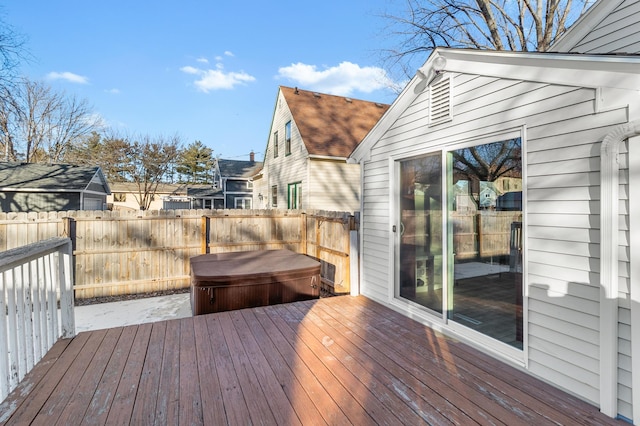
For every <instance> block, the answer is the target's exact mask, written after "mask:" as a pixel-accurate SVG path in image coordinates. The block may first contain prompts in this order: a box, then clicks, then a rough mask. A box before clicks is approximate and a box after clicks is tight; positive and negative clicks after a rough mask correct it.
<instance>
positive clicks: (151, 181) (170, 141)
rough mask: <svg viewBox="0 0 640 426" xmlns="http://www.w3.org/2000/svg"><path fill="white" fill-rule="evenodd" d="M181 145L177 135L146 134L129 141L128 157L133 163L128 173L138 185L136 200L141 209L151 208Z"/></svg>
mask: <svg viewBox="0 0 640 426" xmlns="http://www.w3.org/2000/svg"><path fill="white" fill-rule="evenodd" d="M181 145H182V143H181V141H180V138H179V137H178V136H177V135H175V136H171V137H164V136H160V137H156V138H153V137H151V136H148V135H144V136H142V137H140V138H138V139H137V140H135V141H133V142H130V143H129V146H128V158H129V159H130V161H131V163H130V168H129V170H128V173H129V177H130V180H131V181H133V182H135V183H136V184H137V186H138V194H137V196H136V200H137V201H138V204H139V205H140V210H148V209H149V206H150V205H151V202H152V201H153V199H154V197H155V194H156V192H157V190H158V185H160V183H161V182H163V181H164V180H165V178H166V175H167V173H168V172H169V171H170V170H171V167H172V165H173V163H174V162H175V159H176V157H177V155H178V153H179V151H180V147H181Z"/></svg>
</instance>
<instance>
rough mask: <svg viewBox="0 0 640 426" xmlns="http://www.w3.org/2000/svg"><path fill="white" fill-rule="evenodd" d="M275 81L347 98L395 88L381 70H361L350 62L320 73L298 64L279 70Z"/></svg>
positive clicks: (368, 68)
mask: <svg viewBox="0 0 640 426" xmlns="http://www.w3.org/2000/svg"><path fill="white" fill-rule="evenodd" d="M277 77H280V78H286V79H288V80H291V81H293V82H295V83H297V84H299V85H300V86H302V87H304V88H305V89H311V90H317V91H319V92H324V93H329V94H333V95H339V96H348V95H351V94H352V93H353V92H354V91H358V92H363V93H371V92H373V91H376V90H379V89H388V88H393V87H396V86H397V84H396V83H394V82H393V80H392V79H391V78H390V77H389V76H388V75H387V73H386V71H385V70H383V69H382V68H378V67H360V65H358V64H354V63H351V62H341V63H340V64H339V65H338V66H335V67H328V68H324V69H322V70H319V69H318V67H317V66H316V65H307V64H303V63H301V62H298V63H296V64H291V65H290V66H288V67H281V68H280V69H278V75H277Z"/></svg>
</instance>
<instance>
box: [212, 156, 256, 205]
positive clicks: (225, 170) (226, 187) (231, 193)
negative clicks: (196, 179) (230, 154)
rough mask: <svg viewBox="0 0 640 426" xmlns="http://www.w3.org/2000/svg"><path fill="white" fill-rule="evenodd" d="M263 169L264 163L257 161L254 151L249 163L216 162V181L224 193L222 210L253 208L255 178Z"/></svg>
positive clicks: (233, 161)
mask: <svg viewBox="0 0 640 426" xmlns="http://www.w3.org/2000/svg"><path fill="white" fill-rule="evenodd" d="M261 169H262V163H261V162H259V161H255V154H254V153H253V151H252V152H251V153H250V154H249V161H241V160H224V159H221V158H218V159H217V160H216V165H215V171H214V181H215V182H216V186H217V187H218V188H220V189H221V191H222V200H223V204H221V205H220V207H215V208H221V209H252V208H253V195H254V191H253V177H254V176H255V175H256V174H258V173H259V171H260V170H261Z"/></svg>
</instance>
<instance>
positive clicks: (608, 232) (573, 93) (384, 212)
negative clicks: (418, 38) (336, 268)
mask: <svg viewBox="0 0 640 426" xmlns="http://www.w3.org/2000/svg"><path fill="white" fill-rule="evenodd" d="M623 7H624V10H622V8H623ZM603 9H606V12H607V13H603ZM632 11H633V12H634V13H632ZM638 12H640V1H629V0H627V1H624V2H623V1H611V2H610V0H607V1H606V2H605V1H601V2H599V3H597V4H596V5H595V6H594V9H593V13H598V15H592V14H591V13H589V14H588V15H587V16H585V17H584V18H583V19H582V20H581V21H580V22H579V25H588V27H587V28H582V27H576V28H574V29H573V30H571V31H570V32H569V33H567V35H566V36H565V37H564V39H563V40H564V43H563V44H560V43H559V44H558V45H557V46H561V47H563V50H567V51H572V52H573V51H575V50H574V46H573V44H575V45H579V46H586V45H587V43H590V41H591V40H595V39H598V38H602V37H605V35H604V34H605V33H604V32H603V31H604V30H602V28H603V27H608V26H606V25H604V23H606V22H611V23H616V24H612V25H614V27H615V28H621V27H620V26H621V25H622V24H621V22H622V21H620V20H619V19H620V18H625V17H629V16H634V18H633V22H628V23H627V26H626V27H624V31H623V30H622V29H621V30H620V31H618V34H616V35H613V33H614V32H613V31H607V32H606V34H608V35H607V36H606V38H607V39H608V40H610V42H608V45H609V46H612V44H611V43H612V39H614V38H616V39H618V38H624V37H629V38H631V39H632V41H633V42H632V43H623V42H620V43H618V45H620V46H623V45H624V46H627V47H625V48H622V47H621V49H627V48H629V49H633V51H634V52H635V51H636V50H637V46H638V44H637V42H638V40H639V39H638V32H637V31H638V30H639V29H640V25H639V23H638V17H639V16H640V14H639V13H638ZM596 18H597V19H596ZM625 22H626V21H625ZM593 33H595V34H593ZM576 34H578V36H577V35H576ZM625 34H627V35H625ZM563 40H561V41H563ZM569 40H573V41H572V43H569ZM607 49H611V47H609V48H607ZM577 51H580V49H578V50H577ZM601 53H606V52H601ZM351 159H352V160H354V161H357V162H359V163H360V164H361V166H362V168H363V182H362V187H363V191H364V196H363V199H362V216H361V234H360V247H361V268H360V283H359V291H360V292H361V293H362V294H363V295H365V296H367V297H369V298H371V299H374V300H376V301H378V302H380V303H383V304H385V305H387V306H390V307H392V308H393V309H395V310H398V311H400V312H403V313H404V314H406V315H407V316H410V317H411V318H414V319H416V320H418V321H421V322H423V323H425V324H428V325H430V326H432V327H433V328H434V329H437V330H440V331H442V332H444V333H445V334H448V335H451V336H454V337H455V338H457V339H460V340H463V341H465V342H468V343H470V344H472V345H474V346H476V347H478V348H480V349H481V350H484V351H485V352H487V353H489V354H491V355H493V356H496V357H498V358H501V359H503V360H504V361H505V362H508V363H510V364H513V365H517V366H519V367H521V368H523V369H525V370H526V371H528V372H529V373H531V374H532V375H535V376H537V377H540V378H542V379H544V380H545V381H548V382H550V383H553V384H554V385H556V386H558V387H560V388H562V389H565V390H567V391H569V392H570V393H572V394H575V395H578V396H579V397H581V398H583V399H585V400H587V401H589V402H591V403H592V404H594V405H596V406H598V407H600V409H601V411H603V412H604V413H605V414H607V415H609V416H612V417H616V416H617V415H619V416H621V417H624V418H626V419H632V420H633V421H635V422H637V423H640V355H638V354H640V231H639V229H640V198H638V194H639V192H638V191H639V190H638V188H640V56H638V55H633V54H631V55H625V54H623V53H621V52H618V54H616V55H603V54H575V53H527V52H495V51H477V50H464V49H444V48H438V49H436V50H434V51H433V53H432V55H431V56H430V58H429V59H428V60H427V62H426V63H425V64H424V66H423V67H422V68H421V69H420V70H418V72H417V74H416V76H415V77H414V78H413V79H412V80H411V81H410V82H409V84H408V85H407V87H406V88H405V89H404V91H403V92H402V93H401V94H400V95H399V96H398V98H397V100H396V101H395V102H394V103H393V105H392V106H391V108H390V109H389V111H388V112H387V114H385V115H384V116H383V117H382V119H381V120H380V121H379V122H378V124H377V125H376V126H375V127H374V128H373V129H372V131H371V132H370V133H369V134H368V135H367V136H366V137H365V138H364V140H363V141H362V143H361V144H360V145H359V146H358V147H357V148H356V149H355V151H354V152H353V154H352V155H351ZM462 175H464V176H475V178H476V179H475V182H479V183H480V184H481V185H482V184H483V183H484V184H493V183H494V182H498V181H499V177H500V176H508V179H503V180H502V182H501V183H500V184H499V185H500V187H501V192H502V191H503V190H506V192H502V194H501V195H500V197H499V198H498V199H497V200H496V202H495V208H492V209H486V208H483V207H481V203H479V202H477V200H474V199H473V198H475V197H476V194H477V193H478V191H477V190H474V189H472V188H471V187H472V186H473V185H470V184H469V185H467V184H465V183H464V182H462V183H461V182H459V181H457V177H459V176H462ZM470 182H471V181H470ZM465 191H466V193H465ZM474 205H475V206H479V207H478V211H477V212H475V211H474V209H475V207H473V206H474ZM458 207H462V208H460V209H459V208H458ZM633 354H635V357H634V356H633Z"/></svg>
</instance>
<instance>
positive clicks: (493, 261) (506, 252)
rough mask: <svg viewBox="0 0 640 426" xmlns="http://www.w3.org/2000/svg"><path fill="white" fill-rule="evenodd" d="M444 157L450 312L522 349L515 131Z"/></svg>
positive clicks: (519, 174)
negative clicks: (500, 139) (507, 138)
mask: <svg viewBox="0 0 640 426" xmlns="http://www.w3.org/2000/svg"><path fill="white" fill-rule="evenodd" d="M447 162H448V167H447V169H448V170H447V175H448V179H447V180H448V182H447V187H448V188H447V189H448V191H447V192H448V204H449V205H448V212H449V214H448V230H449V232H448V238H449V240H448V241H449V244H448V247H449V256H448V258H449V265H450V269H449V272H450V273H449V283H448V299H447V300H448V302H447V303H448V305H449V306H447V317H448V318H449V319H450V320H452V321H455V322H457V323H460V324H462V325H464V326H466V327H469V328H472V329H474V330H476V331H478V332H480V333H483V334H486V335H488V336H490V337H492V338H495V339H496V340H499V341H501V342H504V343H507V344H509V345H511V346H514V347H517V348H520V349H521V348H522V161H521V142H520V138H516V139H510V140H506V141H501V142H495V143H489V144H484V145H477V146H473V147H469V148H464V149H459V150H455V151H451V152H449V153H448V158H447ZM451 266H452V268H451Z"/></svg>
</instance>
